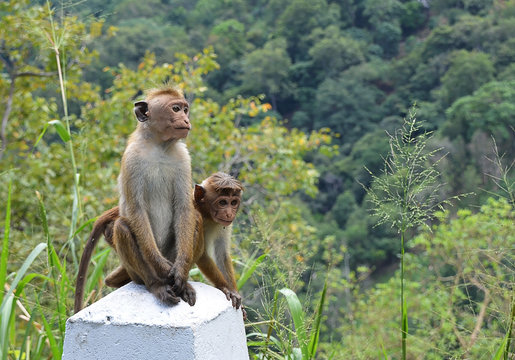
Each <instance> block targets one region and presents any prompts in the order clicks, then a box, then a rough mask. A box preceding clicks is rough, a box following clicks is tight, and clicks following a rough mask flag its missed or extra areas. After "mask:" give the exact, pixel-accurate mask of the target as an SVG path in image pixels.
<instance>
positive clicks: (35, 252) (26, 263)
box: [0, 243, 47, 312]
mask: <svg viewBox="0 0 515 360" xmlns="http://www.w3.org/2000/svg"><path fill="white" fill-rule="evenodd" d="M46 247H47V245H46V244H45V243H39V244H38V245H37V246H36V247H35V248H34V249H33V250H32V251H31V252H30V254H29V256H28V257H27V258H26V259H25V261H24V262H23V264H22V266H21V267H20V269H19V270H18V272H17V273H16V276H15V278H14V280H13V282H12V283H11V288H10V289H9V291H8V292H7V294H5V298H4V301H3V302H2V306H1V307H0V312H3V310H4V307H5V306H7V305H6V304H5V302H6V299H7V298H9V297H10V296H11V295H12V294H13V291H14V289H16V287H17V286H18V283H19V282H20V281H21V280H22V278H23V276H24V275H25V272H27V269H28V268H29V266H30V265H31V264H32V262H33V261H34V260H35V259H36V257H37V256H38V255H39V254H40V253H41V252H42V251H43V250H45V249H46Z"/></svg>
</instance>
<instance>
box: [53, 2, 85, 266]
mask: <svg viewBox="0 0 515 360" xmlns="http://www.w3.org/2000/svg"><path fill="white" fill-rule="evenodd" d="M47 8H48V16H49V19H50V28H51V35H50V34H48V33H46V32H45V34H46V35H47V38H48V40H49V41H50V44H51V45H52V49H53V51H54V53H55V60H56V63H57V73H58V75H59V86H60V90H61V100H62V102H63V111H64V121H65V124H66V131H67V133H68V136H67V138H68V140H67V141H66V142H67V143H68V150H69V153H70V161H71V165H72V171H73V184H74V187H73V189H74V194H73V208H72V219H71V223H70V231H69V235H68V243H69V245H70V249H71V255H72V258H73V262H74V264H75V265H77V264H78V262H77V255H76V253H77V252H76V251H75V243H74V241H73V238H74V234H75V230H76V227H77V223H78V221H79V218H80V217H81V203H80V184H79V180H80V174H79V171H78V169H77V163H76V161H75V153H74V150H73V138H72V136H71V126H70V117H69V114H68V100H67V98H66V68H65V67H64V68H63V67H62V66H61V53H60V51H59V48H60V46H61V44H62V41H61V38H60V37H59V36H58V35H57V32H56V26H55V23H54V18H53V16H52V9H51V7H50V1H48V0H47ZM63 31H66V29H64V30H63ZM64 56H65V53H64V51H63V58H64ZM61 138H62V136H61Z"/></svg>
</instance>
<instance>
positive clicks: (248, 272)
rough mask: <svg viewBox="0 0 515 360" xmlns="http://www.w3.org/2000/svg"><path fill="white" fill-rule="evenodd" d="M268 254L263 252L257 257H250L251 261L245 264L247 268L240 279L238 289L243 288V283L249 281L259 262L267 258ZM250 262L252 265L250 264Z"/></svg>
mask: <svg viewBox="0 0 515 360" xmlns="http://www.w3.org/2000/svg"><path fill="white" fill-rule="evenodd" d="M267 255H268V254H263V255H261V256H260V257H258V258H257V259H255V260H253V259H249V261H248V262H247V263H246V264H245V268H244V271H243V273H242V274H241V276H240V278H239V279H238V290H239V289H241V287H242V286H243V285H245V283H246V282H247V280H248V279H249V278H250V277H251V276H252V274H253V273H254V272H255V271H256V269H257V267H258V266H259V264H261V263H262V262H263V260H265V258H266V257H267ZM249 264H250V266H249Z"/></svg>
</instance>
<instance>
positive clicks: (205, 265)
mask: <svg viewBox="0 0 515 360" xmlns="http://www.w3.org/2000/svg"><path fill="white" fill-rule="evenodd" d="M197 266H198V268H199V269H200V271H202V273H203V274H204V275H205V276H206V277H207V278H208V279H209V281H211V282H212V283H213V285H215V287H216V288H217V289H220V290H221V291H222V292H223V293H224V294H225V296H226V297H227V300H230V301H231V302H232V306H234V307H235V308H236V309H238V308H239V307H240V306H241V295H240V294H238V291H237V290H236V282H234V284H229V283H228V282H227V280H226V279H225V277H224V275H223V274H222V272H221V271H220V269H219V268H218V266H217V265H216V263H215V262H214V260H213V259H211V258H210V257H209V255H208V254H207V253H204V254H202V256H201V257H200V259H199V260H198V261H197ZM231 266H232V265H231Z"/></svg>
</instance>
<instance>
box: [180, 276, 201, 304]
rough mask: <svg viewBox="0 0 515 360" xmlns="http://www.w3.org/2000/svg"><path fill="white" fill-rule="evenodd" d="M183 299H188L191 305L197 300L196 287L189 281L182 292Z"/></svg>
mask: <svg viewBox="0 0 515 360" xmlns="http://www.w3.org/2000/svg"><path fill="white" fill-rule="evenodd" d="M181 299H182V300H184V301H186V302H187V303H188V304H190V306H193V305H195V302H196V301H197V295H196V293H195V289H194V288H193V286H191V285H190V283H188V282H187V283H186V286H185V288H184V291H183V293H182V294H181Z"/></svg>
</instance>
